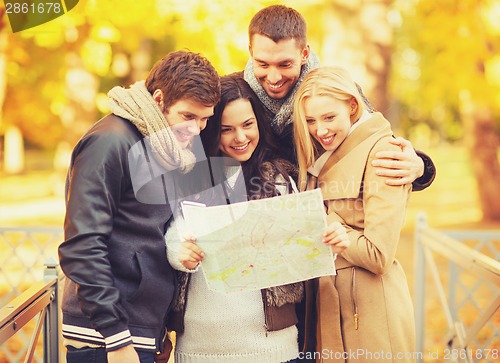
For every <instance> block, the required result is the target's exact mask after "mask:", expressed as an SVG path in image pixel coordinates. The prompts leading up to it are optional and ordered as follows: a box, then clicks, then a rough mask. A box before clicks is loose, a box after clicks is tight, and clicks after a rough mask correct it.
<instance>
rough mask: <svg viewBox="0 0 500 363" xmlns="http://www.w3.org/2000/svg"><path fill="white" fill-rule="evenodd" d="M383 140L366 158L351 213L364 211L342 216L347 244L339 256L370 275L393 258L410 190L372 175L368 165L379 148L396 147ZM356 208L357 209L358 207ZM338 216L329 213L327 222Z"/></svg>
mask: <svg viewBox="0 0 500 363" xmlns="http://www.w3.org/2000/svg"><path fill="white" fill-rule="evenodd" d="M387 140H388V139H387V138H384V139H382V140H380V141H379V142H378V143H377V144H376V145H375V146H374V148H373V149H372V151H371V152H370V154H369V157H368V162H367V166H366V170H365V174H364V178H363V181H364V188H363V193H362V200H363V203H362V205H361V203H357V204H358V205H359V206H361V207H359V206H358V207H357V208H354V211H353V216H354V215H355V214H359V213H364V216H359V215H358V216H357V217H355V218H353V220H352V221H349V220H348V217H347V216H344V217H345V220H344V221H343V223H345V224H346V225H347V228H348V235H349V238H350V240H351V245H350V246H349V247H348V248H347V249H346V250H345V251H344V252H343V253H342V256H343V257H344V258H345V259H346V260H347V261H349V262H351V263H353V264H355V265H358V266H360V267H363V268H365V269H367V270H369V271H371V272H372V273H374V274H384V273H385V272H386V271H388V268H389V267H390V266H391V264H392V263H393V261H394V259H395V255H396V250H397V246H398V242H399V236H400V231H401V227H402V226H403V223H404V218H405V212H406V204H407V200H408V196H409V192H410V190H411V185H405V186H389V185H387V184H385V178H383V177H380V176H377V175H376V174H375V168H374V167H373V166H372V165H371V162H372V160H373V159H374V158H375V156H374V155H375V154H376V153H377V152H378V151H382V150H384V151H387V150H392V149H394V150H397V146H395V145H392V144H390V143H389V142H388V141H387ZM360 208H361V210H358V209H360ZM360 217H361V218H360ZM338 218H340V219H342V218H341V217H340V216H338V215H337V216H333V215H332V216H331V217H330V219H329V222H331V221H333V220H338ZM363 220H364V223H363ZM356 221H361V223H356ZM356 224H358V225H356ZM363 224H364V226H363Z"/></svg>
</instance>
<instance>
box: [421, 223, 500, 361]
mask: <svg viewBox="0 0 500 363" xmlns="http://www.w3.org/2000/svg"><path fill="white" fill-rule="evenodd" d="M450 235H453V237H454V238H452V237H451V236H450ZM465 241H475V245H474V248H472V247H470V246H468V245H467V244H465ZM499 241H500V231H493V232H491V231H463V232H462V231H454V232H449V233H443V232H439V231H436V230H433V229H431V228H429V227H428V225H427V222H426V217H425V214H423V213H422V214H420V215H419V216H418V221H417V225H416V232H415V242H416V243H415V321H416V329H417V351H418V352H424V338H425V321H426V320H425V312H426V311H425V310H426V288H425V287H426V274H427V271H429V272H430V273H431V275H432V279H433V282H434V286H435V288H436V290H435V292H436V293H437V296H438V299H439V301H440V305H441V308H442V311H443V313H444V315H445V320H446V324H447V329H448V331H447V332H443V335H444V337H445V339H444V341H443V346H444V347H445V348H444V349H443V350H442V351H441V352H439V354H438V352H436V354H435V356H432V357H429V358H432V359H436V358H438V359H443V360H445V361H454V362H467V363H471V362H476V361H482V362H483V361H484V362H497V361H498V360H499V359H500V356H499V354H500V352H499V346H498V342H499V341H500V327H499V326H498V324H495V321H492V317H493V316H494V315H495V313H496V312H497V311H498V310H499V307H500V262H499V261H498V257H499V254H500V251H499V250H498V249H497V248H496V247H495V242H499ZM485 248H486V250H487V251H488V254H489V255H491V257H489V256H487V255H486V254H484V253H481V252H479V251H478V249H479V250H484V249H485ZM435 256H436V257H440V258H444V259H445V260H448V261H449V269H448V271H446V274H447V275H448V276H447V280H448V281H449V283H448V294H447V293H446V289H445V288H444V286H443V283H442V277H444V276H443V275H444V274H443V269H441V270H440V269H438V265H437V263H436V260H435V258H434V257H435ZM465 275H467V278H466V279H465ZM459 288H460V289H461V291H460V290H459ZM481 289H482V295H484V296H482V298H481V299H480V300H481V303H480V302H479V301H478V300H479V299H477V297H478V295H480V294H479V293H478V292H479V291H480V290H481ZM459 292H461V296H458V295H459ZM462 309H469V310H471V309H475V310H476V311H477V314H473V315H474V316H472V319H468V320H472V321H469V324H465V323H464V321H463V320H464V319H461V318H460V310H462ZM470 315H471V314H470V312H469V314H468V316H469V318H470V317H471V316H470ZM493 320H495V319H493ZM484 330H487V333H486V334H483V335H486V336H483V337H482V339H481V341H479V340H478V337H479V335H480V332H481V331H484ZM495 342H496V343H495ZM494 344H497V345H494ZM425 357H426V355H425V354H422V357H421V358H420V359H419V360H418V362H422V361H423V358H425Z"/></svg>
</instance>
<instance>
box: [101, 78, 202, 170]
mask: <svg viewBox="0 0 500 363" xmlns="http://www.w3.org/2000/svg"><path fill="white" fill-rule="evenodd" d="M108 97H109V109H110V110H111V112H112V113H114V114H115V115H117V116H120V117H123V118H124V119H127V120H129V121H130V122H131V123H133V124H134V125H135V127H137V129H138V130H139V132H140V133H141V134H142V135H143V136H144V137H147V138H148V139H149V142H150V143H151V149H152V152H153V155H154V157H155V159H156V160H157V161H158V162H159V163H160V164H161V165H162V166H163V167H164V168H166V169H167V170H174V169H179V170H180V171H181V173H183V174H185V173H187V172H189V171H191V169H192V168H193V167H194V163H195V162H196V158H195V155H194V154H193V152H192V151H191V150H190V149H188V148H182V147H180V146H179V142H178V141H177V138H176V137H175V135H174V133H173V131H172V130H171V128H170V127H168V124H167V122H168V120H166V119H165V116H164V115H163V112H162V111H161V109H160V107H159V106H158V105H157V104H156V102H155V101H154V99H153V97H152V96H151V93H149V91H148V90H147V88H146V86H145V83H144V81H139V82H136V83H134V84H133V85H132V86H130V88H128V89H125V88H123V87H114V88H113V89H111V91H109V92H108Z"/></svg>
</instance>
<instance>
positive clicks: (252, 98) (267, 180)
mask: <svg viewBox="0 0 500 363" xmlns="http://www.w3.org/2000/svg"><path fill="white" fill-rule="evenodd" d="M221 89H222V93H221V100H220V102H219V103H218V104H217V105H216V106H215V108H214V115H213V116H212V117H210V120H209V121H208V122H207V127H206V128H205V130H203V131H202V132H201V134H200V136H201V140H202V142H203V147H204V149H205V152H206V154H207V156H211V157H213V156H220V155H221V152H220V150H219V144H220V138H221V124H222V113H223V112H224V109H225V108H226V106H227V105H228V104H229V103H231V102H233V101H236V100H239V99H244V100H248V101H249V102H250V104H251V105H252V109H253V112H254V114H255V119H256V121H257V126H258V128H259V143H258V145H257V147H256V148H255V151H254V152H253V154H252V156H251V157H250V159H249V160H247V161H246V162H244V163H242V169H243V175H244V177H245V184H246V187H247V193H248V195H247V197H248V198H249V199H261V198H268V197H273V196H276V195H279V193H278V191H277V189H276V186H275V182H276V181H275V178H276V176H277V175H279V174H281V175H282V176H283V178H284V180H285V184H286V185H287V186H289V175H290V173H292V174H293V171H294V167H293V166H292V165H291V164H290V163H288V162H287V161H285V160H281V159H278V158H277V156H276V155H279V147H278V145H277V144H276V142H275V140H274V133H273V131H272V129H271V123H270V120H269V119H267V118H266V115H265V112H264V109H263V107H262V105H261V103H260V101H259V98H258V97H257V95H256V94H255V93H254V91H253V90H252V89H251V88H250V86H249V85H248V83H247V82H246V81H245V80H244V79H243V78H241V75H240V74H238V73H233V74H231V75H228V76H224V77H221ZM219 174H220V175H224V173H219Z"/></svg>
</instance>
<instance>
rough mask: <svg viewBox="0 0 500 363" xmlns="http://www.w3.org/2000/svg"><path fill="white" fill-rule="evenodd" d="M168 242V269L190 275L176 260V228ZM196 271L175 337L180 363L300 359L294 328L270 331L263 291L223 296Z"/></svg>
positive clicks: (264, 362)
mask: <svg viewBox="0 0 500 363" xmlns="http://www.w3.org/2000/svg"><path fill="white" fill-rule="evenodd" d="M232 182H234V181H232ZM231 184H232V183H231ZM174 223H175V224H179V223H181V224H182V221H179V220H177V219H176V221H175V222H174ZM166 241H167V256H168V260H169V262H170V264H171V265H172V267H174V268H175V269H178V270H181V271H186V269H185V268H184V267H183V266H182V264H180V262H179V260H178V248H179V245H180V243H181V241H180V238H179V236H178V234H177V226H176V225H171V226H170V228H169V229H168V232H167V235H166ZM193 271H194V272H193ZM193 271H191V272H193V274H192V276H191V279H190V281H189V291H188V295H187V302H186V312H185V315H184V333H183V334H178V335H177V336H176V346H175V352H174V354H175V362H176V363H197V362H200V363H205V362H213V363H255V362H259V363H281V362H287V361H289V360H292V359H295V358H297V357H298V354H299V351H298V341H297V334H298V333H297V327H296V326H291V327H289V328H286V329H282V330H279V331H273V332H268V331H266V328H265V321H264V303H263V301H262V297H261V292H260V291H249V292H238V293H232V294H227V295H226V294H221V293H219V292H215V291H211V290H209V289H208V287H207V283H206V281H205V278H204V276H203V272H202V271H197V270H193Z"/></svg>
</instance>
